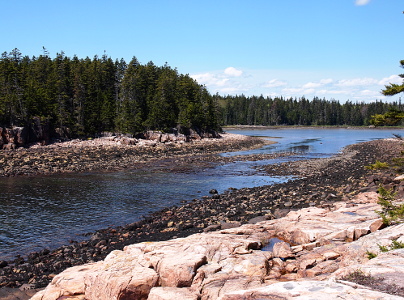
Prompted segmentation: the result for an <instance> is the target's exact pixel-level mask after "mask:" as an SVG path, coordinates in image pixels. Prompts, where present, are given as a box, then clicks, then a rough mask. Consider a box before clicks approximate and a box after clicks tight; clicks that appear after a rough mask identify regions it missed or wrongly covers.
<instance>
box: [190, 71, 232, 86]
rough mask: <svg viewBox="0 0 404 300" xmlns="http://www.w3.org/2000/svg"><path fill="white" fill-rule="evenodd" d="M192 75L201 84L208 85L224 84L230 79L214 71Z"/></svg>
mask: <svg viewBox="0 0 404 300" xmlns="http://www.w3.org/2000/svg"><path fill="white" fill-rule="evenodd" d="M191 77H192V78H193V79H195V80H196V81H198V83H199V84H204V85H207V86H210V85H214V86H224V85H225V84H226V83H227V82H228V81H229V79H228V78H224V77H222V76H218V75H216V74H213V73H203V74H195V75H191Z"/></svg>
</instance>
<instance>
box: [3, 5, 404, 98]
mask: <svg viewBox="0 0 404 300" xmlns="http://www.w3.org/2000/svg"><path fill="white" fill-rule="evenodd" d="M403 10H404V2H403V1H402V0H282V1H281V0H249V1H246V0H244V1H239V0H214V1H212V0H204V1H199V0H131V1H130V0H121V1H120V0H115V1H112V0H111V1H106V0H97V1H95V0H81V1H77V0H69V1H56V0H43V1H41V0H19V1H9V0H0V26H1V38H0V51H1V52H4V51H7V52H9V51H11V50H12V49H14V48H18V49H19V50H20V51H21V52H22V53H23V54H24V55H29V56H33V55H35V56H38V55H40V54H42V47H43V46H44V47H45V48H46V49H47V50H48V51H49V52H50V55H51V56H52V57H55V55H56V53H58V52H59V53H60V52H61V51H64V52H65V54H66V55H67V56H69V57H73V56H74V55H77V56H78V57H79V58H85V57H86V56H89V57H93V56H94V55H99V56H101V55H103V54H104V51H105V53H106V54H107V55H108V56H110V57H111V58H113V59H116V58H119V59H120V58H124V59H125V60H126V61H127V62H129V61H130V60H131V58H132V57H133V56H136V57H137V59H138V60H139V61H140V62H141V63H144V64H145V63H147V62H149V61H153V62H154V63H155V64H156V65H158V66H160V65H163V64H164V63H165V62H167V63H168V64H169V65H170V66H171V67H173V68H177V69H178V71H179V72H180V73H184V74H189V75H191V76H192V77H193V78H195V79H196V80H197V81H198V82H199V83H200V84H204V85H206V87H207V88H208V90H209V91H210V92H211V93H219V94H220V95H227V94H230V95H236V94H244V95H247V96H251V95H261V94H262V95H264V96H271V97H275V96H284V97H297V98H299V97H301V96H305V97H306V98H309V99H312V98H313V97H314V96H317V97H320V98H326V99H327V100H330V99H336V100H340V101H341V102H345V101H347V100H348V99H349V100H351V101H354V102H356V101H364V102H370V101H374V100H383V101H393V100H398V98H399V97H400V95H397V96H393V97H384V96H382V95H381V94H380V90H381V89H382V88H383V87H384V84H388V83H389V82H391V83H401V82H402V80H401V79H400V78H398V76H397V74H401V73H404V71H403V70H402V69H401V68H400V67H399V61H400V60H402V59H404V51H403V49H404V39H403V35H402V33H403V28H404V26H403V25H404V14H403ZM403 100H404V99H403Z"/></svg>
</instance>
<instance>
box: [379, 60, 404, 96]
mask: <svg viewBox="0 0 404 300" xmlns="http://www.w3.org/2000/svg"><path fill="white" fill-rule="evenodd" d="M400 67H401V68H404V60H401V61H400ZM398 76H400V77H401V78H403V79H404V74H400V75H398ZM401 92H404V81H403V83H402V84H393V83H392V84H389V85H386V86H385V89H384V90H382V94H383V95H385V96H393V95H396V94H399V93H401Z"/></svg>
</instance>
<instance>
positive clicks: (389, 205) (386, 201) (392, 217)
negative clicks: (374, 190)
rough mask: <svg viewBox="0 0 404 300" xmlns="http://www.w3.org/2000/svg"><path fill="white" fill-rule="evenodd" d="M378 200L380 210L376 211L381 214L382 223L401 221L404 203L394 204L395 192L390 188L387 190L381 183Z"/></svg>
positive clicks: (403, 215)
mask: <svg viewBox="0 0 404 300" xmlns="http://www.w3.org/2000/svg"><path fill="white" fill-rule="evenodd" d="M378 192H379V201H378V204H380V205H381V207H382V210H381V211H378V212H377V213H378V214H379V215H380V216H381V218H382V220H383V223H384V224H386V225H391V224H393V223H396V222H401V221H402V220H403V219H404V204H395V203H394V201H395V198H396V193H394V192H393V190H392V189H390V190H387V189H385V188H384V187H383V186H382V185H380V186H379V189H378Z"/></svg>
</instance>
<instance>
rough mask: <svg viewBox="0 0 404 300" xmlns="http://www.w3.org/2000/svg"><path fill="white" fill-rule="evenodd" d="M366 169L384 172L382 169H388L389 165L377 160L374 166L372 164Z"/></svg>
mask: <svg viewBox="0 0 404 300" xmlns="http://www.w3.org/2000/svg"><path fill="white" fill-rule="evenodd" d="M365 168H366V169H369V170H382V169H388V168H389V164H388V163H385V162H380V161H378V160H376V162H375V163H374V164H370V165H369V166H365Z"/></svg>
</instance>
